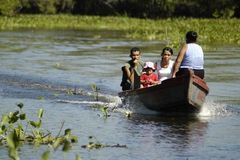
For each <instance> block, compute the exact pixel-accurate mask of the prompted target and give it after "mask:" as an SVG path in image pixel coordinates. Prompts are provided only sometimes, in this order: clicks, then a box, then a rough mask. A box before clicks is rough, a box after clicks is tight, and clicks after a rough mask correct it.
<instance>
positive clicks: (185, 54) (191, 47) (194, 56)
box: [172, 31, 204, 79]
mask: <svg viewBox="0 0 240 160" xmlns="http://www.w3.org/2000/svg"><path fill="white" fill-rule="evenodd" d="M197 37H198V35H197V33H196V32H194V31H189V32H187V33H186V44H184V45H183V46H182V48H181V49H180V51H179V53H178V56H177V59H176V61H175V63H174V66H173V74H172V77H176V76H179V75H186V74H189V70H192V71H193V72H194V74H195V75H197V76H198V77H200V78H202V79H203V78H204V68H203V65H204V54H203V50H202V47H201V46H200V45H198V44H197V43H196V41H197Z"/></svg>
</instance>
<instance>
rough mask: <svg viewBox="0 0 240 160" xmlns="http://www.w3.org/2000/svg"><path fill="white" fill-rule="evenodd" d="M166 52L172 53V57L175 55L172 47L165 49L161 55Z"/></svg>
mask: <svg viewBox="0 0 240 160" xmlns="http://www.w3.org/2000/svg"><path fill="white" fill-rule="evenodd" d="M165 51H168V52H170V53H171V55H173V50H172V48H170V47H165V48H163V50H162V54H161V55H163V53H164V52H165Z"/></svg>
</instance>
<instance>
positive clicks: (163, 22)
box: [0, 15, 240, 46]
mask: <svg viewBox="0 0 240 160" xmlns="http://www.w3.org/2000/svg"><path fill="white" fill-rule="evenodd" d="M239 23H240V20H239V19H234V18H233V19H227V18H226V19H196V18H168V19H157V20H152V19H138V18H129V17H111V16H109V17H101V16H73V15H19V16H16V17H4V16H1V17H0V30H15V29H47V30H50V29H51V30H52V29H53V30H56V29H69V30H71V29H75V30H90V31H91V30H92V31H94V30H114V31H122V32H123V34H124V36H125V37H126V38H130V39H145V40H161V41H165V42H166V43H167V44H168V45H169V46H176V45H179V43H181V42H182V41H183V40H184V35H185V33H186V32H187V31H188V30H195V31H197V32H198V33H199V41H200V42H201V43H202V44H214V43H217V44H240V39H239V37H240V32H238V31H239V30H240V25H239Z"/></svg>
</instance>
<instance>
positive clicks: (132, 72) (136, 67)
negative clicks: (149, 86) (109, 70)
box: [121, 47, 144, 91]
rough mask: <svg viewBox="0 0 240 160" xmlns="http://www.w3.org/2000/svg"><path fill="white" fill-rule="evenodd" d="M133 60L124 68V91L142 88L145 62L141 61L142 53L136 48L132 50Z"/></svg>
mask: <svg viewBox="0 0 240 160" xmlns="http://www.w3.org/2000/svg"><path fill="white" fill-rule="evenodd" d="M129 56H130V57H131V60H129V61H128V62H127V63H125V65H124V66H123V67H122V73H123V75H122V82H121V86H122V90H123V91H125V90H130V89H137V88H140V75H141V73H142V70H143V66H144V62H143V61H142V60H141V51H140V49H139V48H137V47H134V48H132V49H131V50H130V55H129Z"/></svg>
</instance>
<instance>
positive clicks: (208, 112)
mask: <svg viewBox="0 0 240 160" xmlns="http://www.w3.org/2000/svg"><path fill="white" fill-rule="evenodd" d="M236 113H239V111H237V112H236V111H234V110H232V109H231V108H230V107H229V105H228V104H225V103H219V102H215V101H213V100H210V99H208V100H206V101H205V103H204V105H203V107H202V110H201V112H200V113H199V115H198V116H199V117H202V118H203V117H205V118H206V117H216V116H230V115H233V114H236Z"/></svg>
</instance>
